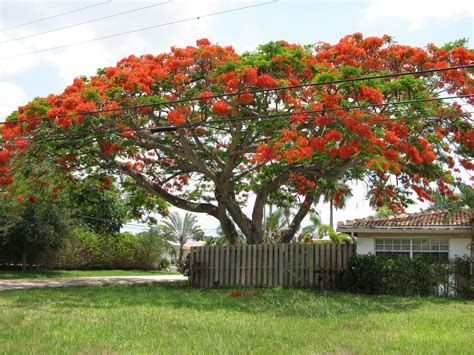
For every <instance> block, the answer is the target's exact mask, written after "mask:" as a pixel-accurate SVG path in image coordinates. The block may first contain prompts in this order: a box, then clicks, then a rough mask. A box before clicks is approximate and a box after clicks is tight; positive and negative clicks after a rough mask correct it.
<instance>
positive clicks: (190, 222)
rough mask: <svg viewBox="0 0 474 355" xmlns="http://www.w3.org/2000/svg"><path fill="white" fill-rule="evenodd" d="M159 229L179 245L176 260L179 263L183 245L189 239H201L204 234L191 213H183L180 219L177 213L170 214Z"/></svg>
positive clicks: (181, 257)
mask: <svg viewBox="0 0 474 355" xmlns="http://www.w3.org/2000/svg"><path fill="white" fill-rule="evenodd" d="M159 228H160V229H161V231H162V233H163V234H164V235H166V236H168V237H170V238H171V239H172V240H175V241H177V242H178V243H179V256H178V260H180V261H181V260H182V259H183V248H184V244H186V242H187V241H188V240H189V239H194V238H195V237H201V236H202V235H203V234H204V233H203V231H202V229H201V227H200V226H199V225H198V222H197V218H196V216H195V215H193V214H191V213H185V214H184V217H182V216H181V215H180V214H179V213H178V212H172V213H170V214H169V216H168V217H167V219H165V220H164V221H163V222H162V224H161V225H160V227H159Z"/></svg>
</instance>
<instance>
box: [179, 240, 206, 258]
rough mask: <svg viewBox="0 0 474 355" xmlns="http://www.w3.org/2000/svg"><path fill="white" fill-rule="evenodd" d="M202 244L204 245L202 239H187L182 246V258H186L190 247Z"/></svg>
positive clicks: (201, 245)
mask: <svg viewBox="0 0 474 355" xmlns="http://www.w3.org/2000/svg"><path fill="white" fill-rule="evenodd" d="M204 245H206V242H205V241H202V240H188V241H187V242H186V243H185V244H184V246H183V260H186V257H187V256H188V254H189V253H190V252H191V248H192V247H203V246H204Z"/></svg>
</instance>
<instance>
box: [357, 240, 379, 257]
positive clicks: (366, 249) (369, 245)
mask: <svg viewBox="0 0 474 355" xmlns="http://www.w3.org/2000/svg"><path fill="white" fill-rule="evenodd" d="M369 253H372V254H375V239H374V238H365V237H362V238H357V254H369Z"/></svg>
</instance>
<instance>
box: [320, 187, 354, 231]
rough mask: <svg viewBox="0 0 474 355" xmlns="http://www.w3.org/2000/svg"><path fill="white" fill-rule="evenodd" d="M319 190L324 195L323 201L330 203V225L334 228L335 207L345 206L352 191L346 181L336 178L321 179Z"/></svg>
mask: <svg viewBox="0 0 474 355" xmlns="http://www.w3.org/2000/svg"><path fill="white" fill-rule="evenodd" d="M318 190H319V192H320V194H321V195H323V199H324V200H323V201H324V202H325V203H329V225H330V226H331V227H332V228H334V208H336V209H341V208H343V207H344V206H345V205H346V202H347V199H348V198H349V197H351V196H352V192H351V190H350V188H349V186H347V184H346V183H344V182H339V181H336V180H331V181H330V180H322V181H320V182H319V185H318Z"/></svg>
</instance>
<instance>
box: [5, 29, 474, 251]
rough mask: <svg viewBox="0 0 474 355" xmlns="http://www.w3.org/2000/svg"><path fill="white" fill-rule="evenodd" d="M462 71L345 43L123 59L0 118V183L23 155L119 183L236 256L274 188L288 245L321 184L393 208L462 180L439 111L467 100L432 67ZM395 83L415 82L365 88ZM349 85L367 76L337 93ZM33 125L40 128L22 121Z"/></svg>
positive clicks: (398, 50) (448, 117)
mask: <svg viewBox="0 0 474 355" xmlns="http://www.w3.org/2000/svg"><path fill="white" fill-rule="evenodd" d="M454 45H456V46H455V47H453V46H454ZM473 59H474V52H473V51H470V50H468V49H466V48H465V47H464V44H463V43H456V44H452V45H449V46H447V47H444V48H440V47H436V46H435V45H432V44H430V45H428V46H427V47H426V48H425V49H422V48H416V47H410V46H406V45H402V44H398V43H394V42H393V41H392V39H391V38H390V37H389V36H384V37H382V38H377V37H367V38H364V37H363V36H362V35H361V34H359V33H356V34H353V35H349V36H345V37H344V38H342V39H341V40H340V41H339V42H338V43H336V44H334V45H332V44H329V43H318V44H317V45H316V46H300V45H295V44H290V43H287V42H285V41H278V42H270V43H268V44H265V45H262V46H259V47H258V48H257V49H256V50H255V51H253V52H246V53H243V54H241V55H239V54H237V53H236V52H235V51H234V50H233V48H232V47H223V46H218V45H213V44H211V43H210V41H208V40H207V39H202V40H199V41H197V46H195V47H194V46H188V47H185V48H176V47H174V48H172V49H171V51H170V52H169V53H163V54H158V55H144V56H141V57H137V56H133V55H132V56H130V57H127V58H125V59H123V60H121V61H120V62H119V63H118V64H117V65H116V66H113V67H108V68H102V69H100V70H98V72H97V75H94V76H92V77H89V78H88V77H79V78H76V79H75V80H74V82H73V84H72V85H71V86H68V87H67V88H66V89H65V91H64V92H63V93H61V94H59V95H50V96H48V97H46V98H37V99H35V100H33V101H32V102H30V103H28V104H27V105H25V106H22V107H20V108H19V109H18V110H17V111H15V112H14V113H12V114H11V115H10V116H9V117H8V119H7V120H8V123H6V124H4V125H3V126H2V127H1V131H2V139H3V140H4V143H5V144H4V149H3V150H2V152H1V158H0V161H1V163H0V164H1V166H2V170H1V172H0V174H1V175H0V184H1V185H5V186H7V185H9V184H11V182H12V181H13V180H14V179H15V176H16V174H17V170H18V169H19V168H21V166H20V164H19V163H18V160H17V158H18V156H22V155H25V154H27V155H29V158H30V159H31V160H30V164H36V165H38V166H42V164H43V163H44V161H45V160H50V161H52V162H54V164H56V166H57V168H58V170H60V171H63V172H71V171H73V172H76V173H77V172H83V171H88V170H89V171H90V170H93V171H94V173H96V174H98V175H101V174H110V175H120V176H122V177H125V176H127V177H128V178H129V179H130V180H131V181H133V183H134V184H136V185H137V186H140V187H141V188H142V189H143V190H146V192H147V193H149V194H152V195H155V196H156V197H159V198H160V199H162V200H164V201H166V202H167V203H169V204H171V205H174V206H176V207H178V208H181V209H184V210H187V211H189V212H197V213H206V214H209V215H211V216H213V217H215V218H216V219H217V220H219V222H220V224H221V227H222V230H223V231H224V233H225V235H226V236H227V237H228V238H229V240H230V242H231V243H233V244H235V243H238V241H239V238H238V232H237V231H238V230H240V231H241V232H242V233H243V234H244V235H245V237H246V239H247V241H248V243H250V244H254V243H261V242H262V241H263V236H264V225H263V216H264V212H263V210H264V206H265V205H267V204H268V200H269V197H270V196H271V194H272V193H274V192H275V191H285V192H287V193H288V194H291V195H292V196H294V200H295V201H296V203H297V206H298V208H297V210H296V211H295V213H294V216H293V218H292V220H291V223H290V224H289V226H288V228H287V229H286V230H285V231H284V232H283V233H282V238H281V241H282V242H289V241H290V240H291V239H292V238H293V236H294V235H295V233H296V232H297V230H298V229H299V227H300V225H301V221H302V220H303V219H304V217H305V216H306V215H307V213H308V212H309V210H310V206H311V205H312V204H313V202H314V201H315V199H316V198H317V197H318V196H317V193H316V191H315V188H316V187H317V186H318V184H319V183H320V182H321V181H323V180H324V181H340V182H343V181H349V180H352V181H358V180H364V181H365V182H367V184H368V185H369V186H370V194H371V196H372V197H373V199H372V201H373V202H374V204H375V205H376V206H381V205H383V204H386V203H388V204H390V207H391V208H392V209H393V210H397V211H400V210H403V208H404V207H406V206H407V205H408V204H409V203H412V202H413V201H411V199H410V196H411V193H412V192H415V193H416V194H417V195H418V197H419V198H420V199H427V198H429V197H430V194H431V192H432V186H431V185H430V183H431V182H435V183H437V184H438V185H439V186H440V187H442V190H443V193H445V194H451V193H452V183H453V181H454V179H453V174H452V172H453V169H455V168H456V165H457V161H459V162H460V164H461V165H462V166H463V167H464V168H466V169H472V168H473V164H472V163H471V161H472V155H473V149H472V148H473V142H474V140H473V139H472V132H473V129H472V124H471V122H470V119H469V117H470V115H469V113H467V112H465V111H464V110H463V106H461V105H460V104H459V102H454V101H452V100H441V99H439V98H440V97H441V96H442V95H445V94H446V93H447V94H449V95H463V96H464V97H463V98H462V100H463V102H467V103H471V104H472V103H474V98H473V96H472V95H473V93H474V80H473V78H472V76H471V72H470V69H469V68H464V69H462V68H461V69H456V70H445V71H443V70H442V69H443V68H447V67H450V66H459V65H470V64H471V63H472V61H473ZM433 69H436V70H438V71H429V72H421V73H420V71H423V70H433ZM400 71H417V72H419V73H418V74H415V75H398V76H387V77H378V78H377V77H376V76H377V75H384V74H390V73H398V72H400ZM364 76H372V77H373V78H372V79H368V80H363V81H354V80H352V79H354V78H357V77H364ZM347 80H352V81H347ZM334 81H339V82H334ZM327 82H333V83H332V84H328V83H327ZM303 84H312V85H311V86H304V85H303ZM314 84H317V85H314ZM288 85H298V86H296V87H293V88H291V89H282V87H285V86H288ZM275 89H278V90H275ZM256 90H257V91H256ZM248 91H251V92H248ZM224 94H225V95H224ZM213 95H224V96H219V97H212V96H213ZM190 99H192V100H190ZM411 100H415V102H411V103H405V104H397V105H393V104H391V103H392V102H394V101H398V102H400V101H411ZM416 100H418V101H416ZM419 100H421V101H419ZM146 104H148V105H149V106H146V107H139V108H133V107H135V106H137V105H146ZM349 106H350V109H348V108H346V107H349ZM118 109H120V110H118ZM86 112H87V114H86ZM38 116H47V117H48V118H47V119H44V120H38V119H35V120H31V121H29V119H30V118H34V117H38ZM392 176H396V177H397V179H398V181H399V182H400V184H399V185H398V186H394V185H392V184H391V183H390V181H391V179H389V177H392ZM122 180H124V181H125V180H126V179H125V178H123V179H122ZM47 183H50V184H51V182H47ZM250 195H252V196H255V197H256V199H255V203H254V205H253V206H252V212H251V213H250V214H249V215H247V214H245V213H244V211H243V206H244V205H245V204H247V202H248V197H249V196H250Z"/></svg>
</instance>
